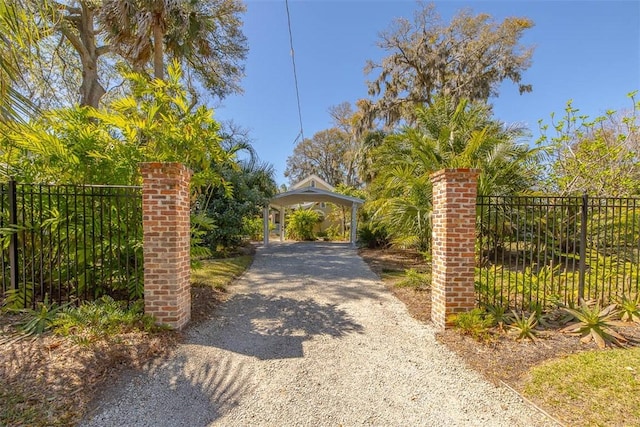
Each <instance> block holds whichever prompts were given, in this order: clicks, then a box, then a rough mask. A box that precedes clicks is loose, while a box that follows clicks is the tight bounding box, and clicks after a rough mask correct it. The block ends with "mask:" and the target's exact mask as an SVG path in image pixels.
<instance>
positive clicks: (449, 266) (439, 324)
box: [431, 169, 479, 329]
mask: <svg viewBox="0 0 640 427" xmlns="http://www.w3.org/2000/svg"><path fill="white" fill-rule="evenodd" d="M478 175H479V171H478V170H477V169H442V170H440V171H438V172H435V173H434V174H432V175H431V182H432V184H433V217H432V226H433V228H432V244H433V249H432V262H433V264H432V265H433V267H432V285H431V299H432V306H431V320H432V321H433V323H434V325H435V326H436V328H439V329H444V328H446V327H448V326H450V324H449V323H448V319H449V316H450V315H451V314H454V313H460V312H465V311H469V310H471V309H472V308H474V307H475V303H476V297H475V289H474V271H475V239H476V203H477V201H476V197H477V179H478Z"/></svg>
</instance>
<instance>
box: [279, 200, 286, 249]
mask: <svg viewBox="0 0 640 427" xmlns="http://www.w3.org/2000/svg"><path fill="white" fill-rule="evenodd" d="M285 225H286V224H285V222H284V206H282V207H281V208H280V241H281V242H284V229H285Z"/></svg>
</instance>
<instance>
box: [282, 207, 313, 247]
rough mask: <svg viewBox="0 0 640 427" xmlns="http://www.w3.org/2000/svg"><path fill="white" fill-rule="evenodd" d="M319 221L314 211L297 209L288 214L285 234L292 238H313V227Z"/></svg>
mask: <svg viewBox="0 0 640 427" xmlns="http://www.w3.org/2000/svg"><path fill="white" fill-rule="evenodd" d="M319 222H320V214H318V212H316V211H312V210H307V209H298V210H296V211H293V212H292V213H291V215H289V220H288V224H287V236H289V238H291V239H293V240H315V234H314V232H313V227H314V226H315V225H316V224H317V223H319Z"/></svg>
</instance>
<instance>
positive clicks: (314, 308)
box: [189, 293, 363, 360]
mask: <svg viewBox="0 0 640 427" xmlns="http://www.w3.org/2000/svg"><path fill="white" fill-rule="evenodd" d="M216 321H217V322H220V324H222V325H224V327H223V328H221V329H220V330H218V331H217V332H216V333H213V334H208V333H207V332H206V330H204V329H203V330H202V333H200V331H199V330H195V331H192V332H191V333H190V336H191V338H190V339H189V342H190V343H192V344H199V345H207V346H212V347H216V348H220V349H224V350H228V351H232V352H234V353H239V354H244V355H247V356H252V357H256V358H258V359H260V360H267V359H287V358H296V357H303V356H304V350H303V343H304V342H305V341H307V340H310V339H311V338H312V337H313V336H317V335H328V336H331V337H334V338H340V337H343V336H345V335H347V334H350V333H361V332H362V331H363V328H362V326H361V325H359V324H358V323H356V322H354V321H353V320H352V318H351V317H350V316H349V315H348V314H347V313H346V312H345V311H344V310H341V309H339V308H337V306H336V305H335V304H321V303H318V302H316V301H314V300H311V299H306V300H296V299H292V298H286V297H282V296H274V295H263V294H259V293H250V294H237V295H234V296H233V297H232V298H231V299H230V300H229V301H227V302H226V303H225V308H224V311H223V313H221V316H220V317H219V318H218V319H217V320H216Z"/></svg>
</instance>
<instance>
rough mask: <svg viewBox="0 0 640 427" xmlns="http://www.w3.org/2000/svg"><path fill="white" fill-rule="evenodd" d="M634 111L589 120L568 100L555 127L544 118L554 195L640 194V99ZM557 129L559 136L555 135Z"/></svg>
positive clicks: (611, 112) (549, 184)
mask: <svg viewBox="0 0 640 427" xmlns="http://www.w3.org/2000/svg"><path fill="white" fill-rule="evenodd" d="M636 93H637V91H635V92H631V93H630V94H629V98H630V99H631V102H632V109H631V110H628V111H624V112H619V113H618V112H616V111H614V110H608V111H607V112H606V113H605V114H604V115H603V116H600V117H597V118H595V119H590V118H589V117H588V116H585V115H581V114H580V110H579V109H577V108H575V107H574V106H573V103H572V101H569V102H567V106H566V108H565V114H564V116H563V117H562V118H561V119H560V120H558V121H555V120H554V119H555V117H554V115H552V116H551V126H549V125H548V124H544V123H543V122H542V121H540V126H541V130H542V137H541V139H540V140H539V141H538V143H539V144H541V145H547V144H548V153H549V157H548V163H547V166H548V176H547V181H546V184H547V187H548V189H549V190H550V191H552V192H554V193H560V194H563V195H566V194H580V193H584V192H586V193H588V194H590V195H592V196H601V197H629V196H637V195H640V121H639V120H640V119H639V117H638V115H639V112H640V102H637V101H636V100H635V95H636ZM550 132H555V134H550Z"/></svg>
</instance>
